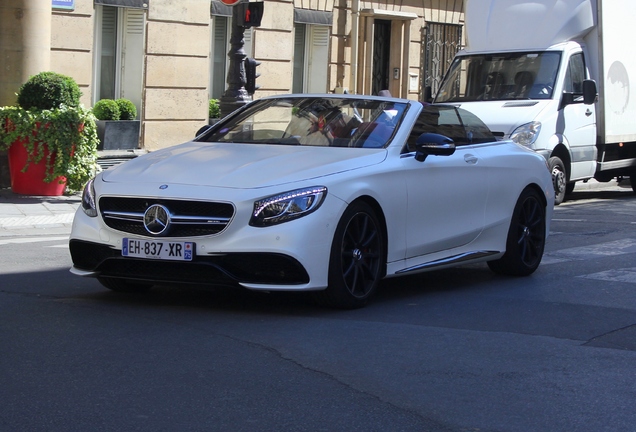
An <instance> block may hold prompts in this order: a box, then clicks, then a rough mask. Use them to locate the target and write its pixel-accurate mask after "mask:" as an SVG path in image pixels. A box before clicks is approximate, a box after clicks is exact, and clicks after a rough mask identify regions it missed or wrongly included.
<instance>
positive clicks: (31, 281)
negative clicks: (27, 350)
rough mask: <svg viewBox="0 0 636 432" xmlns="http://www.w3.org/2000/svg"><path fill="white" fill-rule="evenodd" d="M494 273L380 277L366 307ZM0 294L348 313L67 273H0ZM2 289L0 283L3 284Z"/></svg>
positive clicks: (271, 298) (473, 285)
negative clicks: (113, 287)
mask: <svg viewBox="0 0 636 432" xmlns="http://www.w3.org/2000/svg"><path fill="white" fill-rule="evenodd" d="M497 277H498V276H496V275H494V274H493V273H492V272H490V270H489V269H488V267H487V266H486V265H485V264H474V265H470V266H462V267H457V268H453V269H446V270H437V271H433V272H427V273H420V274H416V275H410V276H403V277H399V278H391V279H385V280H383V281H382V282H381V283H380V286H379V289H378V292H377V293H376V295H375V296H374V297H373V298H372V299H371V301H370V302H369V304H368V305H367V309H369V308H374V307H380V308H381V307H382V306H383V305H396V304H408V303H420V302H426V301H427V299H430V298H431V297H434V296H436V295H437V294H438V293H443V294H444V295H446V294H448V293H452V292H462V291H470V290H478V291H479V290H483V289H489V288H488V287H489V282H490V281H492V280H493V278H497ZM2 278H3V280H4V281H5V282H6V285H5V286H6V287H10V288H9V289H3V292H5V293H9V294H17V295H27V296H31V297H37V298H39V299H42V300H53V301H56V302H61V303H67V304H76V305H82V304H88V305H91V306H94V305H95V304H102V305H104V304H111V305H113V306H118V307H124V308H132V309H143V310H146V309H154V308H161V309H164V308H172V309H174V310H178V309H184V308H185V309H195V310H199V311H201V310H209V311H225V312H232V313H247V314H250V313H257V314H273V315H303V316H313V315H325V314H343V313H345V314H346V313H351V312H352V311H346V310H337V309H330V308H327V307H323V306H319V305H317V304H316V303H314V302H313V300H312V298H311V295H310V293H307V292H262V291H250V290H247V289H244V288H240V287H224V286H205V287H203V286H191V285H185V286H180V285H160V286H155V287H153V288H152V289H151V290H150V291H148V292H146V293H143V294H129V293H118V292H113V291H110V290H108V289H106V288H104V287H102V286H101V285H100V284H99V282H98V281H97V280H95V279H92V278H79V277H77V276H74V275H72V274H70V273H69V272H68V270H67V269H59V270H51V271H42V272H29V273H12V274H4V275H2ZM3 285H4V284H3Z"/></svg>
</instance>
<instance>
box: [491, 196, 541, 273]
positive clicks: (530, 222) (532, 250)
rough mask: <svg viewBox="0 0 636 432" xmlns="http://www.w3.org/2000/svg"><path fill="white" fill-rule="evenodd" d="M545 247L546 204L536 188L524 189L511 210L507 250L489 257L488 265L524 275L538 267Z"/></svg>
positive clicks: (495, 268) (497, 271)
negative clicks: (498, 257) (499, 254)
mask: <svg viewBox="0 0 636 432" xmlns="http://www.w3.org/2000/svg"><path fill="white" fill-rule="evenodd" d="M544 247H545V206H544V205H543V201H542V200H541V197H540V196H539V193H538V192H537V191H535V190H534V189H525V190H524V191H523V192H522V193H521V196H520V197H519V199H518V200H517V204H516V205H515V209H514V212H513V213H512V219H511V221H510V228H509V230H508V238H507V240H506V253H505V254H504V255H503V256H502V257H501V258H500V259H498V260H494V261H488V267H490V269H491V270H492V271H494V272H495V273H499V274H504V275H510V276H527V275H529V274H532V273H533V272H534V271H535V270H536V269H537V267H539V264H540V263H541V258H542V257H543V249H544Z"/></svg>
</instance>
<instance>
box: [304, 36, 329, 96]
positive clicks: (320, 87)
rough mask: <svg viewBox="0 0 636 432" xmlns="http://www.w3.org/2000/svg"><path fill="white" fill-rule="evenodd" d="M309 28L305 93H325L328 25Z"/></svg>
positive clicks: (327, 60)
mask: <svg viewBox="0 0 636 432" xmlns="http://www.w3.org/2000/svg"><path fill="white" fill-rule="evenodd" d="M310 29H311V34H310V48H309V49H310V52H309V55H308V56H307V57H308V63H307V93H326V92H327V66H328V63H329V27H327V26H317V25H312V26H310Z"/></svg>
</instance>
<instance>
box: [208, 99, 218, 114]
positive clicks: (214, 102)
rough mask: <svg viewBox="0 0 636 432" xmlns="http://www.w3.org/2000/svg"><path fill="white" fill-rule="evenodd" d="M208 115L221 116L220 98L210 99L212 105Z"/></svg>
mask: <svg viewBox="0 0 636 432" xmlns="http://www.w3.org/2000/svg"><path fill="white" fill-rule="evenodd" d="M208 117H210V118H220V117H221V107H220V106H219V100H218V99H210V106H209V108H208Z"/></svg>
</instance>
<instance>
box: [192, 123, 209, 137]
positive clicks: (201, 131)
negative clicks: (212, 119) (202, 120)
mask: <svg viewBox="0 0 636 432" xmlns="http://www.w3.org/2000/svg"><path fill="white" fill-rule="evenodd" d="M211 127H212V125H205V126H202V127H201V128H200V129H199V130H198V131H197V133H196V134H194V137H195V138H196V137H198V136H199V135H201V134H203V133H205V132H207V131H208V130H209V129H210V128H211Z"/></svg>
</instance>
